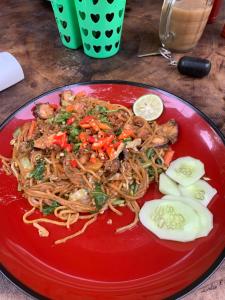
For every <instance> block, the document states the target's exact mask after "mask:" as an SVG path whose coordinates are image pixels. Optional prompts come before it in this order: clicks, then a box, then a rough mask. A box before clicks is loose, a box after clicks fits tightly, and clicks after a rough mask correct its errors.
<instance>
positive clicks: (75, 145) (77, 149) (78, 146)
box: [73, 143, 82, 153]
mask: <svg viewBox="0 0 225 300" xmlns="http://www.w3.org/2000/svg"><path fill="white" fill-rule="evenodd" d="M81 144H82V143H76V144H74V145H73V152H74V153H77V152H78V151H79V149H80V145H81Z"/></svg>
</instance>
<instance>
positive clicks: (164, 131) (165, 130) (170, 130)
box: [156, 119, 178, 144]
mask: <svg viewBox="0 0 225 300" xmlns="http://www.w3.org/2000/svg"><path fill="white" fill-rule="evenodd" d="M156 134H157V136H162V137H164V138H167V139H168V141H169V142H171V143H172V144H174V143H175V142H176V141H177V138H178V125H177V122H176V121H175V120H174V119H171V120H169V121H168V122H166V123H164V124H162V125H160V126H159V127H158V129H157V131H156Z"/></svg>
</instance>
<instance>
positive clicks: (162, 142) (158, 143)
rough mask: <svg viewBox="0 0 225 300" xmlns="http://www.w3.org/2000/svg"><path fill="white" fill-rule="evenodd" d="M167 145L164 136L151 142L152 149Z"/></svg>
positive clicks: (156, 137)
mask: <svg viewBox="0 0 225 300" xmlns="http://www.w3.org/2000/svg"><path fill="white" fill-rule="evenodd" d="M168 143H169V140H168V138H166V137H164V136H155V137H154V138H153V139H152V141H151V146H152V147H161V146H164V145H166V144H168Z"/></svg>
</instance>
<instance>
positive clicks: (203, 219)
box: [162, 195, 213, 238]
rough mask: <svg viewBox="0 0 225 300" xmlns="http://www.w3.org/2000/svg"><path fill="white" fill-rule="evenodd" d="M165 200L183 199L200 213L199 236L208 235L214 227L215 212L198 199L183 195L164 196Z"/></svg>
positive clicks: (182, 200)
mask: <svg viewBox="0 0 225 300" xmlns="http://www.w3.org/2000/svg"><path fill="white" fill-rule="evenodd" d="M162 199H163V200H165V201H166V200H167V201H168V200H169V201H171V202H172V201H181V202H183V203H186V204H188V205H189V206H190V207H192V208H193V209H194V210H195V212H196V213H197V214H198V216H199V219H200V224H201V226H200V230H199V232H198V234H197V237H198V238H199V237H203V236H207V235H208V234H209V232H210V231H211V230H212V228H213V214H212V213H211V212H210V211H209V210H208V208H207V207H205V206H203V205H202V204H201V203H199V202H197V201H196V200H193V199H191V198H186V197H182V196H178V197H177V196H170V195H167V196H164V197H163V198H162Z"/></svg>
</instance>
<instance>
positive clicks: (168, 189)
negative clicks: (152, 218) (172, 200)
mask: <svg viewBox="0 0 225 300" xmlns="http://www.w3.org/2000/svg"><path fill="white" fill-rule="evenodd" d="M159 190H160V192H161V193H162V194H165V195H174V196H180V191H179V189H178V184H177V183H176V182H174V181H173V180H172V179H171V178H170V177H168V176H167V175H166V174H165V173H161V174H160V175H159Z"/></svg>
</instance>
